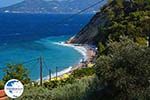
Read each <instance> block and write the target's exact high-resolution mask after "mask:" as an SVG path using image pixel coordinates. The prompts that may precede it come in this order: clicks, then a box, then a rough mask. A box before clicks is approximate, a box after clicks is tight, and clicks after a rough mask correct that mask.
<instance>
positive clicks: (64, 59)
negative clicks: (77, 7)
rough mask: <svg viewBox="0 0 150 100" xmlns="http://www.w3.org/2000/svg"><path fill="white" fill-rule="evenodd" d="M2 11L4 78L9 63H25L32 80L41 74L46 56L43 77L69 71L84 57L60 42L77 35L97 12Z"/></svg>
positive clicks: (0, 59)
mask: <svg viewBox="0 0 150 100" xmlns="http://www.w3.org/2000/svg"><path fill="white" fill-rule="evenodd" d="M70 16H72V14H17V13H13V14H12V13H1V14H0V79H2V78H3V76H4V75H5V73H4V72H3V69H4V68H6V67H7V65H8V64H23V66H24V67H25V68H26V69H27V70H28V71H29V77H30V78H31V79H32V80H38V79H39V76H40V61H39V59H38V58H39V57H41V58H42V66H43V77H47V75H48V74H49V70H51V71H52V73H55V72H56V69H57V71H58V72H59V71H66V70H67V69H68V68H70V66H74V65H76V64H78V63H79V62H80V61H81V59H82V58H83V57H84V55H83V54H82V52H81V50H77V49H76V48H74V47H73V46H65V45H59V44H61V43H62V42H64V41H67V40H68V39H69V38H70V37H72V36H74V35H75V34H77V33H78V32H79V31H80V30H81V29H82V28H83V27H84V26H85V25H86V24H87V23H88V22H89V21H90V19H91V18H92V16H93V14H81V15H76V16H74V17H70Z"/></svg>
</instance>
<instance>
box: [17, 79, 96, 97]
mask: <svg viewBox="0 0 150 100" xmlns="http://www.w3.org/2000/svg"><path fill="white" fill-rule="evenodd" d="M94 80H95V79H94V78H93V77H84V78H82V79H81V80H75V81H74V83H73V84H66V85H64V86H59V87H57V88H54V89H52V90H49V89H47V88H44V87H26V88H25V92H24V94H23V95H22V97H20V98H19V100H22V99H23V100H41V99H42V100H84V99H85V98H86V96H87V93H86V92H87V91H88V90H89V89H90V87H91V86H93V84H95V82H94Z"/></svg>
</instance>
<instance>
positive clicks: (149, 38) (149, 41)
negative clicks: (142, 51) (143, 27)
mask: <svg viewBox="0 0 150 100" xmlns="http://www.w3.org/2000/svg"><path fill="white" fill-rule="evenodd" d="M148 47H150V33H149V36H148Z"/></svg>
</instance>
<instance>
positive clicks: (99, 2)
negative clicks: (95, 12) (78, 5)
mask: <svg viewBox="0 0 150 100" xmlns="http://www.w3.org/2000/svg"><path fill="white" fill-rule="evenodd" d="M103 1H105V0H101V1H98V2H96V3H94V4H92V5H90V6H88V7H87V8H85V9H83V10H81V11H79V12H77V13H75V14H73V15H71V16H69V17H67V18H64V19H63V20H61V21H60V22H57V23H56V24H61V23H63V22H64V21H66V20H68V19H71V18H73V17H75V16H77V15H79V14H81V13H83V12H85V11H86V10H89V9H90V8H93V7H94V6H96V5H98V4H101V3H102V2H103Z"/></svg>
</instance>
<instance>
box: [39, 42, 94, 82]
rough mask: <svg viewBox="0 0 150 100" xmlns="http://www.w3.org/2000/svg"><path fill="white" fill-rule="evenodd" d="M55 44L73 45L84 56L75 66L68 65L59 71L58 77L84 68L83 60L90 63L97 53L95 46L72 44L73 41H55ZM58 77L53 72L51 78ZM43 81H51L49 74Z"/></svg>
mask: <svg viewBox="0 0 150 100" xmlns="http://www.w3.org/2000/svg"><path fill="white" fill-rule="evenodd" d="M54 44H57V45H60V46H66V47H71V48H73V49H75V50H76V51H77V52H79V53H80V54H81V55H82V56H83V57H82V58H81V59H80V61H79V63H77V64H76V65H73V66H68V68H66V69H64V70H62V71H59V72H58V73H57V76H58V78H61V77H63V75H65V74H70V73H71V72H72V71H74V70H76V69H79V68H82V67H83V66H84V65H83V62H87V63H90V61H91V59H92V58H93V56H95V55H96V52H95V50H93V49H94V48H93V47H91V46H90V45H80V44H71V43H65V42H54ZM55 77H56V73H52V74H51V78H52V79H54V78H55ZM37 81H38V82H39V79H38V80H37ZM43 81H49V76H46V77H43Z"/></svg>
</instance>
